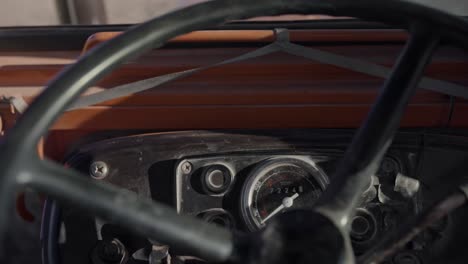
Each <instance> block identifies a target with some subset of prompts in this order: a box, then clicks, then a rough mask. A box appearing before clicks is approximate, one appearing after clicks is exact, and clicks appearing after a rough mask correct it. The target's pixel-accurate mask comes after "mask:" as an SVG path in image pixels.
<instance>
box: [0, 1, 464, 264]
mask: <svg viewBox="0 0 468 264" xmlns="http://www.w3.org/2000/svg"><path fill="white" fill-rule="evenodd" d="M286 13H289V14H291V13H296V14H311V13H320V14H328V15H336V16H352V17H358V18H363V19H370V20H377V21H381V22H385V23H389V24H393V25H397V26H401V27H403V28H406V29H408V31H409V33H410V37H409V40H408V42H407V44H406V46H405V48H404V50H403V52H402V54H401V55H400V57H399V59H398V61H397V63H396V64H395V66H394V69H393V71H392V73H391V75H390V76H389V77H388V79H387V80H386V81H385V83H384V85H383V87H382V89H381V91H380V94H379V96H378V99H377V101H376V102H375V104H374V106H373V108H372V110H371V112H370V113H369V115H368V117H367V118H366V119H365V121H364V122H363V124H362V126H361V127H360V128H359V130H358V131H357V132H356V134H355V136H354V138H353V141H352V143H351V145H350V146H349V147H348V150H347V152H346V153H345V155H344V157H343V159H342V160H341V162H340V165H339V166H338V169H337V171H336V173H335V175H334V177H332V179H333V181H332V183H331V185H330V186H329V187H328V189H327V190H326V192H325V193H324V194H323V196H322V197H321V199H320V200H319V202H318V203H317V205H316V207H315V209H314V210H312V211H292V212H290V213H285V214H282V215H281V216H279V217H277V218H276V219H274V220H273V221H272V222H271V223H270V224H269V225H268V226H267V227H266V228H265V229H264V230H262V231H259V232H257V233H253V234H239V233H235V232H234V233H233V232H230V231H227V230H225V229H223V228H221V227H217V226H213V225H211V224H208V223H205V222H202V221H201V220H198V219H195V218H192V217H188V216H182V215H178V214H177V213H176V212H175V210H173V209H172V208H169V207H166V206H164V205H162V204H159V203H157V202H155V201H151V200H149V199H142V198H137V195H136V194H134V193H131V192H130V191H125V190H121V189H118V188H116V187H113V186H110V185H108V184H105V183H102V182H97V181H92V180H90V179H88V178H87V177H83V176H81V175H79V173H77V172H75V171H73V170H70V169H65V168H64V167H62V166H61V165H59V164H56V163H54V162H52V161H48V160H41V159H40V158H39V156H38V155H37V154H36V152H35V151H34V150H35V147H36V146H37V144H38V142H39V140H40V139H41V137H42V136H44V135H46V133H47V131H48V128H49V127H50V126H51V125H52V124H53V122H54V121H55V120H56V119H57V118H58V116H59V115H60V113H62V112H63V111H64V110H65V109H66V107H67V106H69V105H70V104H71V103H72V102H73V101H74V100H75V99H77V97H78V96H79V95H80V94H81V93H82V92H83V91H84V90H85V89H86V88H88V87H90V86H91V85H92V84H94V83H95V82H97V81H98V80H99V79H100V78H102V77H103V76H104V75H105V74H107V73H109V72H110V71H111V70H112V69H114V68H116V67H117V66H118V65H120V64H122V63H123V62H125V61H126V60H128V59H130V58H134V57H136V56H138V55H140V54H142V53H144V52H146V51H149V50H151V49H154V48H157V47H160V46H162V45H163V44H164V43H165V42H166V41H168V40H169V39H171V38H173V37H176V36H178V35H180V34H184V33H188V32H190V31H193V30H198V29H203V28H206V27H209V26H213V25H217V24H221V23H224V22H226V21H230V20H234V19H245V18H250V17H254V16H270V15H279V14H286ZM441 40H444V41H448V42H450V43H452V44H455V45H459V46H462V47H465V48H466V47H468V22H467V21H465V20H463V19H462V18H459V17H456V16H454V15H450V14H448V13H444V12H442V11H440V10H436V9H434V8H429V7H425V6H422V5H420V4H415V3H410V2H407V1H402V0H386V1H375V0H255V1H252V0H218V1H209V2H205V3H202V4H198V5H194V6H190V7H187V8H185V9H181V10H178V11H175V12H173V13H170V14H168V15H164V16H162V17H158V18H155V19H153V20H150V21H148V22H146V23H144V24H141V25H139V26H136V27H134V28H132V29H130V30H129V31H127V32H126V33H125V34H122V35H120V36H119V37H116V38H115V39H113V40H111V41H109V42H107V43H105V44H103V45H101V46H100V47H98V48H96V49H94V50H93V51H92V52H89V53H88V54H87V55H86V56H83V57H82V58H81V59H80V60H79V61H77V62H76V63H75V64H73V65H71V66H69V67H67V68H66V69H64V70H63V71H62V72H61V73H60V74H59V75H58V76H57V77H56V78H55V79H54V80H52V81H51V82H50V83H49V84H48V87H47V89H45V90H44V92H43V93H42V94H41V95H40V96H39V97H38V98H37V99H36V100H35V101H34V102H33V103H32V104H31V105H30V107H29V108H28V110H27V111H26V112H25V113H24V114H23V115H22V116H21V117H20V119H19V120H18V122H17V124H16V126H15V127H14V128H13V129H12V130H10V131H9V132H8V134H7V136H6V139H5V141H4V142H3V143H2V145H1V148H0V177H1V178H0V248H1V249H0V262H1V263H10V262H13V261H14V260H12V259H9V258H8V254H6V252H5V250H4V249H5V248H4V245H5V244H6V243H7V241H5V239H6V231H7V230H8V223H9V214H8V212H10V210H11V209H12V206H13V204H14V200H13V198H14V194H15V192H16V191H17V190H18V189H19V188H20V187H21V188H24V187H28V188H33V189H35V190H37V191H39V192H43V193H45V194H48V195H50V196H51V197H53V198H55V199H57V200H59V201H62V202H66V203H70V204H73V205H74V206H77V207H80V208H81V209H83V210H85V211H87V212H89V213H91V214H94V215H96V216H98V217H100V218H103V219H105V220H108V221H110V222H113V223H116V224H119V225H122V226H125V227H127V228H129V229H131V230H133V231H135V232H136V233H138V234H140V235H143V236H145V237H149V238H151V239H154V240H156V241H158V242H160V243H164V244H167V245H169V246H171V247H173V248H176V249H178V250H182V251H183V252H187V253H189V254H191V255H194V256H198V257H200V258H202V259H205V260H208V261H213V262H234V263H251V262H255V263H282V262H285V261H286V262H287V263H309V262H312V261H315V262H316V263H353V262H354V256H353V252H352V249H351V247H350V242H349V241H350V239H349V235H348V233H349V225H350V219H352V216H353V214H354V213H355V209H356V206H357V203H358V199H359V196H360V195H361V193H362V191H363V189H364V188H365V187H366V185H367V184H368V182H369V181H370V178H371V175H373V174H374V173H375V172H376V171H377V169H378V165H379V164H380V161H381V160H382V158H383V155H384V154H385V152H386V150H387V149H388V147H389V146H390V144H391V142H392V138H393V135H394V133H395V132H396V130H397V129H398V126H399V123H400V120H401V117H402V115H403V112H404V110H405V107H406V105H407V103H408V100H409V98H410V97H411V95H412V94H413V93H414V91H415V90H416V88H417V86H418V82H419V80H420V79H421V76H422V74H423V73H424V70H425V67H426V65H427V64H428V63H429V62H430V59H431V57H432V54H433V52H434V50H435V49H436V47H437V46H438V44H439V43H440V41H441Z"/></svg>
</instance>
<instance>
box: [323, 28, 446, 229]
mask: <svg viewBox="0 0 468 264" xmlns="http://www.w3.org/2000/svg"><path fill="white" fill-rule="evenodd" d="M438 43H439V36H438V35H434V34H433V33H432V32H431V31H430V27H429V26H424V25H423V24H422V23H421V24H420V23H415V24H414V25H413V27H412V28H410V38H409V40H408V41H407V43H406V45H405V48H404V49H403V52H402V53H401V55H400V57H399V58H398V60H397V62H396V63H395V65H394V68H393V70H392V73H391V75H390V76H389V77H388V78H387V80H386V81H385V83H384V84H383V86H382V88H381V91H380V94H379V96H378V98H377V100H376V101H375V103H374V105H373V107H372V110H371V111H370V113H369V115H368V116H367V118H366V119H365V121H364V122H363V124H362V125H361V127H360V128H359V130H358V131H357V132H356V134H355V136H354V138H353V140H352V143H351V145H350V146H349V147H348V149H347V151H346V154H345V156H344V157H343V159H342V161H341V163H340V165H339V167H338V169H337V171H336V173H335V175H334V176H333V177H332V184H331V185H330V186H329V187H328V189H327V191H326V192H325V193H324V195H323V196H322V197H321V200H320V201H319V204H318V209H317V210H318V211H319V212H321V213H323V214H325V215H327V216H328V217H329V218H331V219H332V220H333V222H334V223H335V224H336V225H337V226H338V227H339V228H344V229H345V230H347V228H348V227H349V225H350V219H351V218H352V216H353V215H354V213H355V209H356V207H357V206H358V204H357V203H358V201H359V197H360V196H361V194H362V192H363V191H364V190H365V188H367V186H368V184H369V183H370V181H371V176H372V175H374V174H375V173H376V172H377V170H378V168H379V165H380V162H381V161H382V159H383V157H384V155H385V153H386V152H387V150H388V148H389V146H390V145H391V143H392V140H393V137H394V135H395V133H396V131H397V130H398V128H399V125H400V122H401V119H402V116H403V114H404V111H405V109H406V106H407V104H408V102H409V100H410V98H411V96H412V95H413V94H414V92H415V91H416V88H417V87H418V84H419V81H420V80H421V77H422V76H423V74H424V71H425V69H426V66H427V65H428V64H429V63H430V60H431V58H432V55H433V52H434V50H435V49H436V48H437V46H438Z"/></svg>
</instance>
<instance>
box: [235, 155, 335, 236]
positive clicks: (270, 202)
mask: <svg viewBox="0 0 468 264" xmlns="http://www.w3.org/2000/svg"><path fill="white" fill-rule="evenodd" d="M327 183H328V178H327V176H326V175H325V173H324V172H323V171H322V170H321V169H320V168H318V167H317V166H316V165H315V164H314V163H313V162H312V161H310V162H305V161H302V160H296V159H272V160H268V161H265V162H263V163H262V164H260V165H259V166H258V167H257V168H254V170H253V171H252V173H251V174H250V175H249V176H248V179H247V182H246V183H245V185H244V187H243V192H242V196H243V197H242V202H241V207H242V208H241V211H242V215H243V217H244V220H245V222H246V224H247V227H248V228H249V229H250V230H252V231H254V230H257V229H259V228H262V227H263V226H265V225H266V223H268V221H269V220H271V219H272V218H273V217H275V216H276V215H278V214H281V213H283V212H285V211H287V210H293V209H306V208H312V207H313V205H314V203H315V201H316V200H317V199H318V198H319V197H320V195H321V194H322V192H323V190H324V189H325V187H326V185H327Z"/></svg>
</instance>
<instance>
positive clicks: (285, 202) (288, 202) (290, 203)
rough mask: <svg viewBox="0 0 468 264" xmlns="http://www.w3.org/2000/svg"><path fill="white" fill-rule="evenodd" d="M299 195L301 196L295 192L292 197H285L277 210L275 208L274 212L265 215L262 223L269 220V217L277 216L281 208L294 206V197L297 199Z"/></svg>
mask: <svg viewBox="0 0 468 264" xmlns="http://www.w3.org/2000/svg"><path fill="white" fill-rule="evenodd" d="M297 197H299V194H298V193H295V194H294V195H293V196H291V197H284V199H283V201H282V202H281V205H280V206H278V207H277V208H276V209H275V210H273V212H271V213H270V214H269V215H268V216H267V217H265V218H264V219H263V220H262V222H261V223H262V224H264V223H265V222H266V221H268V219H270V218H272V217H273V216H275V215H276V214H277V213H279V212H280V211H281V210H283V209H284V208H289V207H291V206H293V204H294V199H296V198H297Z"/></svg>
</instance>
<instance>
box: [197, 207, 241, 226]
mask: <svg viewBox="0 0 468 264" xmlns="http://www.w3.org/2000/svg"><path fill="white" fill-rule="evenodd" d="M202 218H203V220H205V221H206V222H208V223H213V224H216V225H218V226H222V227H226V228H228V229H232V228H233V227H234V221H233V220H232V217H231V216H230V215H229V214H228V213H227V212H225V211H221V210H213V211H208V212H205V213H203V215H202Z"/></svg>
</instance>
